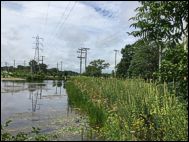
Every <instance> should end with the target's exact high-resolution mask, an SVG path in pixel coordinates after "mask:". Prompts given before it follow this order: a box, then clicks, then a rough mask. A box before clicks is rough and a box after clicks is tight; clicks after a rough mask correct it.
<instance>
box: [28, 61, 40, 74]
mask: <svg viewBox="0 0 189 142" xmlns="http://www.w3.org/2000/svg"><path fill="white" fill-rule="evenodd" d="M29 65H30V67H31V68H32V72H33V73H37V72H38V71H39V67H38V65H37V62H36V61H35V60H31V61H30V62H29Z"/></svg>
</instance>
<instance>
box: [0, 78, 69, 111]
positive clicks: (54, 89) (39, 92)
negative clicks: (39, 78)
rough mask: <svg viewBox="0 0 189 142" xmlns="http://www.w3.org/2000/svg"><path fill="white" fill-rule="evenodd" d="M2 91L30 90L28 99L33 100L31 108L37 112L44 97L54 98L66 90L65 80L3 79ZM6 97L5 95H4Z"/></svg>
mask: <svg viewBox="0 0 189 142" xmlns="http://www.w3.org/2000/svg"><path fill="white" fill-rule="evenodd" d="M1 82H2V84H1V93H8V94H11V95H14V94H16V93H17V94H18V93H19V94H22V93H23V91H28V92H29V93H28V94H29V96H28V99H29V100H31V109H29V110H31V111H32V112H36V111H37V110H40V108H41V104H40V100H42V99H53V98H56V97H61V96H63V95H64V96H65V95H66V92H65V89H64V88H63V84H64V83H63V80H54V81H47V80H46V81H44V82H43V83H28V82H25V81H22V82H21V81H20V82H17V81H1ZM43 91H44V92H43ZM47 93H48V94H47ZM3 97H4V96H3Z"/></svg>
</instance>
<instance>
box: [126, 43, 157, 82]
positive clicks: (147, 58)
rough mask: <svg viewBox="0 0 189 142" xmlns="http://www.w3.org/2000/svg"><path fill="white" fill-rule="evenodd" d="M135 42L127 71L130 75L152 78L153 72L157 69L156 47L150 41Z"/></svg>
mask: <svg viewBox="0 0 189 142" xmlns="http://www.w3.org/2000/svg"><path fill="white" fill-rule="evenodd" d="M136 44H138V45H135V47H136V48H135V50H134V53H135V54H134V55H133V59H132V61H131V63H130V66H129V69H128V72H129V74H130V76H134V77H136V76H140V77H142V78H148V79H149V78H152V75H153V72H155V71H157V70H158V47H157V46H156V45H155V43H152V42H151V43H146V42H145V43H144V42H143V41H139V43H136Z"/></svg>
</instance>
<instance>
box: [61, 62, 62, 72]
mask: <svg viewBox="0 0 189 142" xmlns="http://www.w3.org/2000/svg"><path fill="white" fill-rule="evenodd" d="M61 72H62V61H61Z"/></svg>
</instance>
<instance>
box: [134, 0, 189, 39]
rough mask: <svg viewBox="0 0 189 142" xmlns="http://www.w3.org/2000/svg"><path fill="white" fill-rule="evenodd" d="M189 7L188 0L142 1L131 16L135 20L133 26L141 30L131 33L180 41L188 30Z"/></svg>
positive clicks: (137, 35)
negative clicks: (166, 0) (133, 15)
mask: <svg viewBox="0 0 189 142" xmlns="http://www.w3.org/2000/svg"><path fill="white" fill-rule="evenodd" d="M187 7H188V1H168V2H164V1H142V2H141V6H140V7H138V8H137V9H136V10H135V11H136V12H137V14H136V16H135V17H132V18H131V20H133V21H134V22H135V23H133V24H131V26H132V27H134V28H137V29H139V30H138V31H133V32H131V33H130V34H131V35H133V36H135V37H143V38H145V39H147V40H150V41H157V42H159V41H167V40H169V41H172V42H173V43H178V42H179V39H180V40H181V37H182V35H183V34H184V35H186V33H187V31H188V8H187ZM183 22H186V25H184V24H183Z"/></svg>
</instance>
